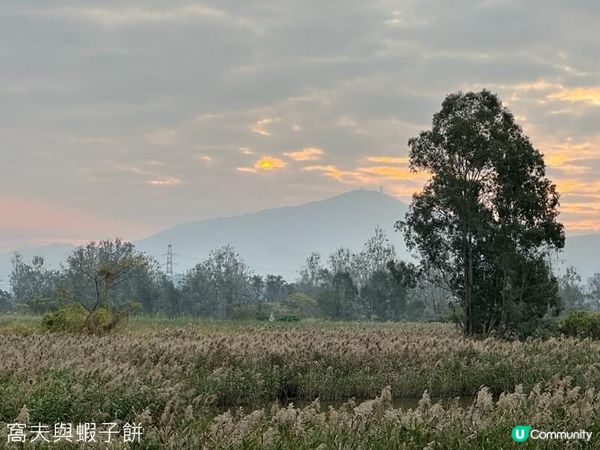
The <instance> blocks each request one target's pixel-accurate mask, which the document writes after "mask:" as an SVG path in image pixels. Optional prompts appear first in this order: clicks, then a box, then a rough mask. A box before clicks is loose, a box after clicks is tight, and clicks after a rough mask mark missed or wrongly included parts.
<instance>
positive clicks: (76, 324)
mask: <svg viewBox="0 0 600 450" xmlns="http://www.w3.org/2000/svg"><path fill="white" fill-rule="evenodd" d="M87 316H88V312H87V310H86V309H85V308H84V307H83V306H81V305H80V304H77V303H73V304H69V305H65V306H63V307H61V308H60V309H58V310H57V311H53V312H49V313H46V314H44V316H43V317H42V327H43V328H44V329H45V330H47V331H54V332H60V331H62V332H75V331H81V330H82V329H83V327H84V325H85V321H86V318H87Z"/></svg>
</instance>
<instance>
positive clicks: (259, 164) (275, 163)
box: [237, 156, 287, 173]
mask: <svg viewBox="0 0 600 450" xmlns="http://www.w3.org/2000/svg"><path fill="white" fill-rule="evenodd" d="M286 166H287V163H286V162H285V161H283V160H281V159H279V158H273V157H271V156H265V157H264V158H261V159H259V160H258V161H256V162H255V163H254V166H252V167H238V168H237V170H238V171H239V172H250V173H255V172H258V171H272V170H281V169H283V168H285V167H286Z"/></svg>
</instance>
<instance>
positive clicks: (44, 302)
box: [10, 253, 60, 314]
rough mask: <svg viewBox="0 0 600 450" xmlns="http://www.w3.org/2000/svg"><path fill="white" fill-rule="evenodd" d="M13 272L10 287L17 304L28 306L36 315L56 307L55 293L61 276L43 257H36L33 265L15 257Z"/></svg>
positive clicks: (16, 255) (18, 256)
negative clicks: (49, 266)
mask: <svg viewBox="0 0 600 450" xmlns="http://www.w3.org/2000/svg"><path fill="white" fill-rule="evenodd" d="M12 263H13V270H12V273H11V274H10V287H11V289H12V292H13V295H14V299H15V303H16V304H17V305H26V306H27V308H28V309H29V310H30V311H31V312H33V313H36V314H39V313H42V312H45V311H47V310H48V309H50V308H52V307H55V306H56V301H55V300H56V299H55V291H56V288H57V284H58V282H59V278H60V274H59V272H58V271H56V270H52V269H49V268H48V267H47V266H46V264H45V261H44V258H42V257H41V256H34V257H33V259H32V260H31V263H28V262H26V261H25V260H24V259H23V257H22V255H21V254H19V253H15V255H14V256H13V260H12Z"/></svg>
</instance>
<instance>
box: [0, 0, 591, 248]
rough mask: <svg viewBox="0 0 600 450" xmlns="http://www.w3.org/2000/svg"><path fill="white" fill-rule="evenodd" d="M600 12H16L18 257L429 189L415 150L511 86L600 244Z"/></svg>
mask: <svg viewBox="0 0 600 450" xmlns="http://www.w3.org/2000/svg"><path fill="white" fill-rule="evenodd" d="M599 21H600V2H594V1H583V0H573V1H570V2H565V1H555V0H544V1H542V0H531V1H527V2H523V1H517V0H515V1H512V0H505V1H499V0H480V1H461V0H458V1H452V2H450V1H447V0H437V1H432V0H415V1H404V0H372V1H371V0H370V1H364V0H343V1H338V0H328V1H323V0H319V1H317V0H295V1H291V0H279V1H268V0H219V1H203V2H192V1H180V0H169V1H152V0H144V1H128V2H123V1H117V0H112V1H111V0H104V1H94V2H80V1H77V2H76V1H70V2H69V1H64V0H56V1H52V2H48V1H40V0H35V1H34V0H5V1H3V2H2V3H1V4H0V61H1V63H0V105H1V107H0V250H11V249H14V248H18V247H23V246H30V245H40V244H46V243H50V242H75V243H78V242H83V241H85V240H88V239H100V238H107V237H114V236H120V237H122V238H125V239H136V238H141V237H144V236H147V235H149V234H151V233H153V232H156V231H159V230H161V229H164V228H166V227H169V226H172V225H175V224H179V223H182V222H186V221H190V220H199V219H204V218H209V217H216V216H222V215H232V214H240V213H245V212H251V211H258V210H261V209H264V208H270V207H277V206H282V205H297V204H301V203H305V202H308V201H313V200H319V199H322V198H326V197H328V196H332V195H335V194H338V193H342V192H346V191H348V190H351V189H356V188H359V187H363V188H366V189H378V188H379V186H383V188H384V190H385V192H386V193H388V194H389V195H393V196H395V197H397V198H399V199H400V200H403V201H406V202H408V201H409V200H410V196H411V194H412V193H413V192H416V191H418V190H419V189H420V188H421V187H422V185H423V183H424V181H425V178H424V176H423V175H422V174H415V173H411V172H410V171H409V170H408V167H407V165H408V159H407V157H408V148H407V141H408V139H409V138H410V137H413V136H416V135H417V134H418V133H419V131H421V130H425V129H428V128H429V127H430V124H431V117H432V115H433V114H434V113H435V112H437V111H438V110H439V108H440V104H441V102H442V101H443V99H444V97H445V96H446V95H447V94H448V93H451V92H456V91H468V90H480V89H482V88H486V89H489V90H491V91H492V92H495V93H497V94H498V95H499V96H500V97H501V99H502V100H503V102H504V104H505V105H506V106H508V107H509V108H510V109H511V111H512V112H513V113H514V114H515V117H516V119H517V121H518V123H519V124H521V125H522V127H523V129H524V131H525V133H526V134H527V135H528V136H529V137H530V138H531V140H532V142H533V144H534V145H535V147H536V148H538V149H539V150H540V151H541V152H542V153H543V154H544V155H545V158H546V162H547V165H548V171H547V172H548V176H549V177H550V178H551V179H552V180H553V181H554V182H555V183H556V184H557V186H558V190H559V192H560V193H561V195H562V196H561V199H562V200H561V211H562V213H561V215H560V219H561V220H562V221H563V222H564V223H565V225H566V227H567V230H568V232H569V233H591V232H600V177H599V176H598V173H600V127H599V126H598V125H599V124H600V47H599V46H598V43H599V42H600V31H599V30H600V28H598V26H597V25H598V22H599Z"/></svg>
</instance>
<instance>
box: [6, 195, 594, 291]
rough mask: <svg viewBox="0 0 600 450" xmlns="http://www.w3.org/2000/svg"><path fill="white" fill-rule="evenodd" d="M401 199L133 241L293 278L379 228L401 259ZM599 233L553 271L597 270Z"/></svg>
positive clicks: (276, 213)
mask: <svg viewBox="0 0 600 450" xmlns="http://www.w3.org/2000/svg"><path fill="white" fill-rule="evenodd" d="M406 211H407V206H406V205H405V204H404V203H402V202H400V201H398V200H396V199H394V198H392V197H390V196H388V195H385V194H382V193H380V192H374V191H366V190H355V191H350V192H347V193H345V194H341V195H338V196H335V197H331V198H328V199H325V200H321V201H317V202H312V203H307V204H304V205H300V206H292V207H289V206H284V207H281V208H274V209H268V210H265V211H260V212H256V213H251V214H244V215H238V216H232V217H221V218H216V219H208V220H202V221H197V222H189V223H185V224H182V225H177V226H174V227H172V228H168V229H166V230H164V231H161V232H160V233H157V234H155V235H152V236H149V237H147V238H145V239H142V240H139V241H137V242H135V244H136V246H137V247H138V248H139V249H141V250H142V251H144V252H146V253H147V254H148V255H151V256H153V257H155V258H157V259H158V260H159V262H161V263H164V262H165V261H166V255H165V254H166V251H167V246H168V245H169V244H171V245H172V246H173V252H174V258H173V260H174V271H175V272H179V273H183V272H185V271H187V270H189V269H190V268H192V267H193V266H194V265H195V264H197V263H198V262H200V261H202V260H203V259H204V258H206V256H207V255H208V253H209V252H210V251H211V250H213V249H216V248H218V247H221V246H223V245H226V244H231V245H232V246H234V247H235V248H236V250H237V251H238V252H239V254H240V255H241V257H242V258H243V259H244V260H245V261H246V263H247V264H248V265H249V266H250V267H251V268H252V269H253V270H254V271H255V272H256V273H259V274H263V275H264V274H267V273H272V274H279V275H283V276H284V277H286V278H288V279H294V278H296V276H297V274H298V270H299V268H300V267H301V266H302V264H303V263H304V261H305V259H306V257H307V256H308V255H309V253H310V252H311V251H318V252H320V253H321V255H322V256H323V257H324V258H326V257H327V255H328V254H329V253H331V252H332V251H333V250H335V249H336V248H338V247H341V246H344V247H349V248H351V249H353V250H359V249H360V248H361V247H362V246H363V244H364V242H365V241H366V240H367V239H368V238H369V237H370V236H371V235H372V234H373V232H374V230H375V227H377V226H379V227H381V228H382V229H383V230H384V231H385V232H386V233H387V235H388V238H389V239H390V241H391V242H392V243H393V244H394V245H395V246H396V249H397V253H398V256H399V257H400V258H405V259H406V258H408V254H407V252H406V249H405V246H404V242H403V239H402V236H401V235H400V234H399V233H396V232H394V223H395V222H396V220H398V219H401V218H403V217H404V214H405V213H406ZM73 248H74V246H72V245H68V244H53V245H47V246H44V247H37V248H29V249H24V250H20V252H21V253H22V254H23V256H24V257H25V259H27V260H29V259H31V257H33V256H34V255H40V256H43V257H44V259H45V260H46V262H47V264H48V265H49V266H50V267H52V268H58V266H59V264H60V262H61V261H63V260H64V258H65V256H66V255H67V254H68V253H69V252H70V251H71V250H72V249H73ZM12 255H13V252H8V253H4V254H0V289H8V278H9V274H10V271H11V262H10V261H11V258H12ZM598 255H600V234H590V235H580V236H571V237H568V238H567V244H566V248H565V251H564V252H563V253H562V254H560V256H559V258H558V260H559V264H558V266H557V267H558V270H559V271H564V268H565V267H566V266H568V265H572V266H574V267H575V268H576V269H577V271H578V272H579V274H580V275H581V276H582V280H583V281H584V282H585V281H586V280H587V278H588V277H590V276H592V274H593V273H594V272H598V271H600V259H599V258H598Z"/></svg>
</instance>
